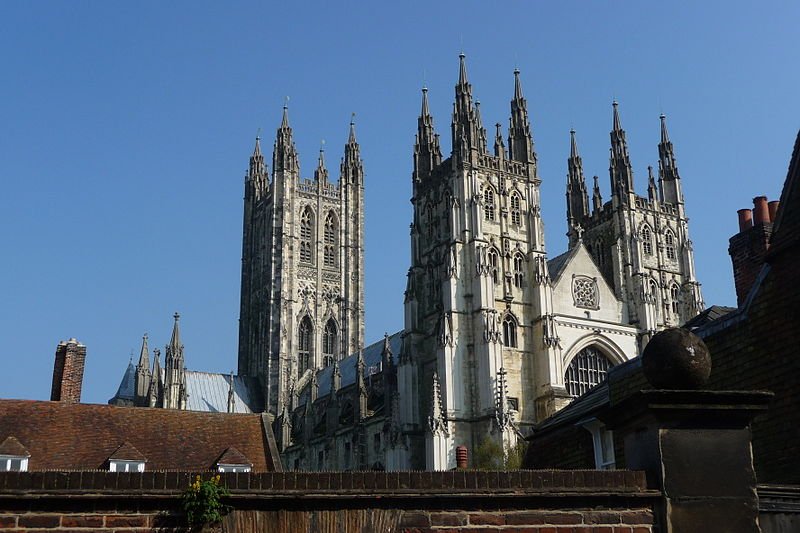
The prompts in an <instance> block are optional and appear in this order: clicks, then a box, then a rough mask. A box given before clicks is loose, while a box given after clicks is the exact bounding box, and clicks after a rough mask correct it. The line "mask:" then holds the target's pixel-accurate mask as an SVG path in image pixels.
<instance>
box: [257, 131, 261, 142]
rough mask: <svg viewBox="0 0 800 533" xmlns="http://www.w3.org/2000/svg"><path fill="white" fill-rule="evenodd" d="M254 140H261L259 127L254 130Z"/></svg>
mask: <svg viewBox="0 0 800 533" xmlns="http://www.w3.org/2000/svg"><path fill="white" fill-rule="evenodd" d="M256 140H257V141H260V140H261V128H258V130H257V131H256Z"/></svg>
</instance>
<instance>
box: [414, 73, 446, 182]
mask: <svg viewBox="0 0 800 533" xmlns="http://www.w3.org/2000/svg"><path fill="white" fill-rule="evenodd" d="M441 162H442V151H441V149H440V147H439V136H438V135H436V131H435V129H434V127H433V117H432V116H431V112H430V108H429V107H428V89H427V87H423V88H422V111H420V115H419V118H418V119H417V137H416V140H415V143H414V174H413V179H414V183H417V182H419V181H422V179H424V178H425V176H427V175H428V174H430V172H431V170H433V169H434V168H435V167H437V166H438V165H439V164H440V163H441Z"/></svg>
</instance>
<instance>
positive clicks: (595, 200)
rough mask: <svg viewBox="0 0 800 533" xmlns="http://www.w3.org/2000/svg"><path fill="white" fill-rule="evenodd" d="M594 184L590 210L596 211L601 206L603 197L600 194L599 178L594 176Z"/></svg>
mask: <svg viewBox="0 0 800 533" xmlns="http://www.w3.org/2000/svg"><path fill="white" fill-rule="evenodd" d="M593 179H594V186H593V187H592V211H593V212H597V211H600V210H601V209H602V208H603V197H602V196H601V195H600V183H599V181H600V178H598V177H597V176H594V178H593Z"/></svg>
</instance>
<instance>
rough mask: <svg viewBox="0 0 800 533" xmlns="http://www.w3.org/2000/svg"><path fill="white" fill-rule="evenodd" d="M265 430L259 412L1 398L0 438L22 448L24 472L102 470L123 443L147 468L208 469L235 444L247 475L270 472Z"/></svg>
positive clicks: (271, 461)
mask: <svg viewBox="0 0 800 533" xmlns="http://www.w3.org/2000/svg"><path fill="white" fill-rule="evenodd" d="M265 431H266V432H269V431H271V429H270V428H269V424H262V417H261V415H258V414H252V415H251V414H228V413H202V412H197V411H178V410H173V409H151V408H140V407H118V406H112V405H95V404H68V403H63V402H44V401H33V400H0V442H2V441H4V440H6V439H7V437H10V436H13V437H15V438H16V439H17V440H18V441H19V443H21V445H22V446H24V447H25V448H27V450H28V451H29V452H30V454H31V457H30V460H29V464H28V469H29V470H92V469H102V468H105V465H106V461H107V460H108V458H109V457H110V456H111V455H112V454H113V453H114V452H115V451H117V450H118V449H120V447H121V446H122V445H123V444H125V443H127V444H128V445H130V446H131V447H133V448H134V449H135V450H137V451H138V452H139V453H140V454H141V455H143V456H144V457H146V458H147V466H146V469H147V470H209V469H212V468H214V467H215V465H216V460H217V458H219V457H220V455H221V454H222V453H224V452H225V450H227V449H229V448H231V447H235V448H236V449H238V450H241V453H242V454H244V455H245V456H246V457H248V458H249V459H248V462H250V463H252V464H253V471H254V472H264V471H273V470H275V469H276V468H275V465H276V464H277V465H279V464H280V462H279V460H278V459H277V458H273V457H272V456H271V455H270V446H269V443H268V441H267V433H266V432H265ZM120 458H122V457H120ZM278 468H279V467H278Z"/></svg>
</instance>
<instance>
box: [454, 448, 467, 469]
mask: <svg viewBox="0 0 800 533" xmlns="http://www.w3.org/2000/svg"><path fill="white" fill-rule="evenodd" d="M467 460H468V452H467V447H466V446H456V468H458V469H459V470H464V469H466V468H467V462H468V461H467Z"/></svg>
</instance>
